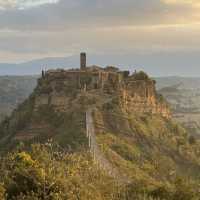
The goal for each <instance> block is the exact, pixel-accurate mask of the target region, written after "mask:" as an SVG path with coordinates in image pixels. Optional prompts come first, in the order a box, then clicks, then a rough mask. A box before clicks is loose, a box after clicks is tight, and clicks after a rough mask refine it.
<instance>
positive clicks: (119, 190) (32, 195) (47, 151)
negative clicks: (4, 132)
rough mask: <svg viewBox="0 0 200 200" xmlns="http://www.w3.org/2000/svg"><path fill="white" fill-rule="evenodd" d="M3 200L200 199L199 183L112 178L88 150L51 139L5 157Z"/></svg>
mask: <svg viewBox="0 0 200 200" xmlns="http://www.w3.org/2000/svg"><path fill="white" fill-rule="evenodd" d="M0 183H1V184H0V199H1V200H43V199H45V200H65V199H66V200H68V199H69V200H133V199H134V200H198V198H199V196H198V195H199V194H198V190H196V188H198V186H195V185H194V183H193V182H190V181H188V180H183V179H180V178H177V180H176V181H175V182H174V187H169V186H168V185H165V184H163V185H160V186H157V187H154V188H152V189H149V188H148V187H147V186H146V184H145V183H144V182H138V181H133V182H132V183H129V184H124V183H120V184H119V182H117V181H116V180H115V179H114V178H113V177H109V176H108V175H107V174H106V172H104V171H103V170H101V169H100V168H99V167H98V166H97V165H96V164H95V163H94V162H93V160H92V158H91V157H90V154H89V153H88V152H86V151H85V150H83V151H82V153H78V152H74V153H69V152H66V151H64V150H63V149H62V148H61V147H60V146H58V145H55V144H52V143H51V142H47V143H46V144H43V145H41V144H34V145H32V147H31V149H30V150H29V151H25V150H20V151H19V150H17V151H15V152H13V153H10V154H8V155H6V156H5V157H2V158H1V162H0Z"/></svg>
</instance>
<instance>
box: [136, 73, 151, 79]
mask: <svg viewBox="0 0 200 200" xmlns="http://www.w3.org/2000/svg"><path fill="white" fill-rule="evenodd" d="M134 78H135V79H136V80H148V79H149V76H148V75H147V74H146V73H145V72H143V71H139V72H137V73H136V74H134Z"/></svg>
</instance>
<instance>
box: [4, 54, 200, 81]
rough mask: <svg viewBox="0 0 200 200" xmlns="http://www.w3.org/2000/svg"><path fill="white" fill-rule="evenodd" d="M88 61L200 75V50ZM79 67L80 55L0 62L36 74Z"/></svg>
mask: <svg viewBox="0 0 200 200" xmlns="http://www.w3.org/2000/svg"><path fill="white" fill-rule="evenodd" d="M87 57H88V61H87V63H88V65H92V64H97V65H100V66H102V67H105V66H107V65H114V66H117V67H119V68H120V69H121V70H125V69H126V70H127V69H128V70H130V71H134V70H143V71H145V72H147V73H148V74H149V75H150V76H154V77H155V76H157V77H160V76H162V77H166V76H183V77H198V76H200V68H199V54H195V55H184V53H182V54H177V55H176V54H170V55H169V54H167V53H154V54H150V53H149V54H142V53H140V52H138V53H133V54H119V55H118V54H102V55H100V54H99V55H94V54H88V55H87ZM77 67H79V55H74V56H69V57H49V58H43V59H36V60H32V61H29V62H24V63H19V64H11V63H0V75H35V74H40V73H41V70H42V69H51V68H65V69H69V68H77Z"/></svg>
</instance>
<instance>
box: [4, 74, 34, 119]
mask: <svg viewBox="0 0 200 200" xmlns="http://www.w3.org/2000/svg"><path fill="white" fill-rule="evenodd" d="M36 83H37V76H1V77H0V120H1V119H3V118H4V117H5V116H7V115H9V114H10V113H11V112H12V111H13V110H14V109H15V108H16V107H17V105H19V104H20V103H22V102H23V101H24V100H25V99H26V98H27V97H28V96H29V95H30V93H31V92H32V91H33V89H34V87H35V86H36Z"/></svg>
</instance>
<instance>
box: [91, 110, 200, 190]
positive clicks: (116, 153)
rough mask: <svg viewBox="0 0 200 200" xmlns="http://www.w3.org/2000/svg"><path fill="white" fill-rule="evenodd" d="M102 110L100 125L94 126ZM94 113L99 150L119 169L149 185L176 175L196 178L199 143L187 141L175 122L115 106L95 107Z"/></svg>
mask: <svg viewBox="0 0 200 200" xmlns="http://www.w3.org/2000/svg"><path fill="white" fill-rule="evenodd" d="M102 113H103V116H102V118H103V122H104V128H103V129H102V127H101V128H100V127H98V123H99V122H98V120H99V116H100V115H101V114H102ZM94 116H96V124H97V130H98V131H97V132H99V134H98V135H97V136H98V142H99V144H100V145H101V148H102V151H103V152H104V153H105V154H106V156H107V158H108V159H109V160H110V162H112V163H113V165H115V166H117V167H118V168H119V169H120V171H121V173H124V174H126V175H127V176H128V177H131V178H132V179H133V180H135V181H136V180H137V181H139V182H144V183H145V184H146V185H148V186H149V187H151V186H152V187H154V186H156V185H157V186H158V185H162V184H166V183H172V182H174V181H175V179H176V178H177V177H182V178H183V177H184V178H186V177H190V178H191V179H193V180H195V181H197V180H199V177H198V176H197V174H198V172H199V170H200V165H199V163H200V160H199V153H197V152H198V149H199V144H193V145H190V144H189V143H188V138H187V134H186V132H185V130H184V129H183V128H182V127H180V126H179V125H178V124H175V123H173V122H172V121H170V120H166V119H163V118H162V117H160V116H150V115H143V116H138V115H134V114H131V115H127V114H125V113H123V112H122V111H121V110H118V109H114V110H109V111H108V110H104V111H102V110H101V111H100V112H99V110H98V111H96V113H95V115H94ZM107 122H109V123H107ZM101 123H102V122H101Z"/></svg>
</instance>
